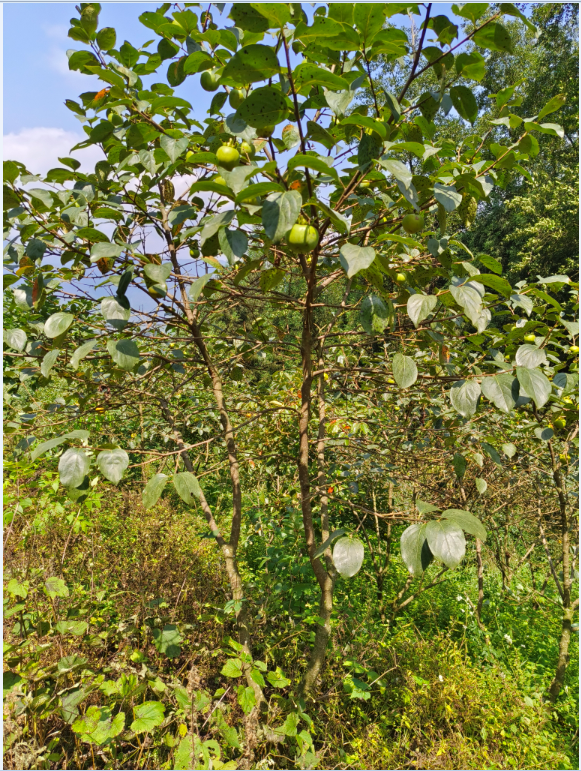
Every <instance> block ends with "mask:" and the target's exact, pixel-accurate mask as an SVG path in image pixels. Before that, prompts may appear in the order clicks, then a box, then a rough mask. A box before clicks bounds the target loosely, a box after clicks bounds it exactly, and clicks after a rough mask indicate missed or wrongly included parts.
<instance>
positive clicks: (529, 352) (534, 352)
mask: <svg viewBox="0 0 581 771" xmlns="http://www.w3.org/2000/svg"><path fill="white" fill-rule="evenodd" d="M515 361H516V363H517V365H518V366H519V367H527V368H528V369H534V368H535V367H540V365H541V364H546V363H547V354H546V353H545V351H544V350H543V349H542V348H537V346H536V345H521V346H519V347H518V348H517V351H516V356H515Z"/></svg>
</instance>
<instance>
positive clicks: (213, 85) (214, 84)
mask: <svg viewBox="0 0 581 771" xmlns="http://www.w3.org/2000/svg"><path fill="white" fill-rule="evenodd" d="M219 81H220V75H219V74H218V70H204V72H202V77H201V78H200V85H201V86H202V88H203V89H204V91H217V89H218V86H219V85H220V83H219Z"/></svg>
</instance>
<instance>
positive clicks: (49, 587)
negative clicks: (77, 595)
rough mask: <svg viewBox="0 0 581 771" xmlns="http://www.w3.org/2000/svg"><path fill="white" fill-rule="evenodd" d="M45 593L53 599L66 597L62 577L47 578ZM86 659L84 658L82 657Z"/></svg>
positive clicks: (65, 588)
mask: <svg viewBox="0 0 581 771" xmlns="http://www.w3.org/2000/svg"><path fill="white" fill-rule="evenodd" d="M44 589H45V592H46V593H47V595H48V596H49V597H50V598H51V599H52V600H54V599H55V598H56V597H68V596H69V590H68V587H67V585H66V584H65V582H64V581H63V579H62V578H55V577H53V578H47V579H46V581H45V584H44ZM83 661H86V659H83Z"/></svg>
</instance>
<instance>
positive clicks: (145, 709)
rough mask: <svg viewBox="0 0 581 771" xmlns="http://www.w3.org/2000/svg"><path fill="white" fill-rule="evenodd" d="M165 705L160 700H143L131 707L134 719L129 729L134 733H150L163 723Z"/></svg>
mask: <svg viewBox="0 0 581 771" xmlns="http://www.w3.org/2000/svg"><path fill="white" fill-rule="evenodd" d="M164 714H165V706H164V705H163V704H162V703H161V702H160V701H144V702H143V704H140V705H139V706H137V707H134V708H133V715H134V717H135V720H134V721H133V723H131V730H132V731H133V732H134V733H136V734H143V733H150V732H151V731H153V730H154V729H155V728H157V726H159V725H161V724H162V723H163V718H164Z"/></svg>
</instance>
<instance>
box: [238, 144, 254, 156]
mask: <svg viewBox="0 0 581 771" xmlns="http://www.w3.org/2000/svg"><path fill="white" fill-rule="evenodd" d="M240 152H241V153H242V155H248V156H250V157H251V158H252V157H254V155H255V154H256V148H255V147H254V145H253V144H252V142H247V141H246V140H244V141H243V142H242V144H241V145H240Z"/></svg>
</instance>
